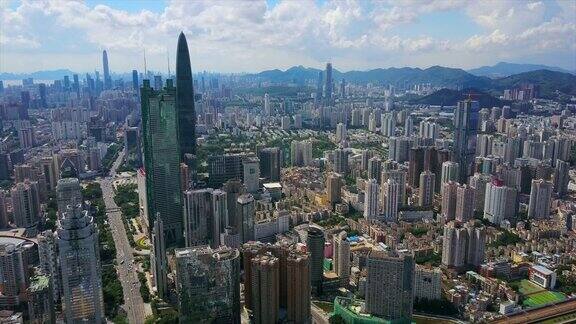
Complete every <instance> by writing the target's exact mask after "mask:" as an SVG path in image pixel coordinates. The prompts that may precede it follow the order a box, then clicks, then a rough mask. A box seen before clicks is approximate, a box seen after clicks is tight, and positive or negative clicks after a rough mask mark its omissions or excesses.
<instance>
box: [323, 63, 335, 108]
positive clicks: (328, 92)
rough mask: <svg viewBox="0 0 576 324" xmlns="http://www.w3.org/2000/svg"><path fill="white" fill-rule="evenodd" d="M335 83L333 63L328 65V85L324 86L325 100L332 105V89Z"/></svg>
mask: <svg viewBox="0 0 576 324" xmlns="http://www.w3.org/2000/svg"><path fill="white" fill-rule="evenodd" d="M333 86H334V83H333V81H332V63H326V83H325V85H324V98H326V102H327V103H328V104H331V103H332V92H333V90H332V87H333Z"/></svg>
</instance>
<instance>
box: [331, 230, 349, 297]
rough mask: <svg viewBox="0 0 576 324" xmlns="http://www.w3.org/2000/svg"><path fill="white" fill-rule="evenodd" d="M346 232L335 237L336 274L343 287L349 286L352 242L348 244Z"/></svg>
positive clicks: (333, 243) (333, 244)
mask: <svg viewBox="0 0 576 324" xmlns="http://www.w3.org/2000/svg"><path fill="white" fill-rule="evenodd" d="M346 238H347V234H346V232H344V231H342V232H340V233H339V234H335V235H334V237H333V242H332V246H333V247H334V252H333V255H334V272H335V273H336V275H338V277H339V278H340V282H341V284H342V285H345V286H347V285H348V279H349V277H350V242H348V240H347V239H346Z"/></svg>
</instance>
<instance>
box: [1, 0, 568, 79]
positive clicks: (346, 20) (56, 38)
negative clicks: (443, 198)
mask: <svg viewBox="0 0 576 324" xmlns="http://www.w3.org/2000/svg"><path fill="white" fill-rule="evenodd" d="M0 10H1V12H0V15H1V16H0V71H1V72H30V71H35V70H45V69H56V68H69V69H71V70H74V71H80V72H84V71H93V70H95V69H101V66H100V65H101V63H100V61H101V51H102V50H103V49H107V50H108V53H109V56H110V65H111V68H112V69H113V70H115V71H119V72H120V71H130V70H132V69H134V68H136V69H142V56H143V52H144V51H146V55H147V59H148V66H149V68H151V69H162V70H164V69H166V58H167V56H168V55H170V56H172V59H171V61H172V64H173V62H174V59H173V56H174V53H175V50H174V49H175V47H176V40H177V36H178V33H179V32H180V31H181V30H182V31H184V32H185V33H186V35H187V38H188V41H189V45H190V46H189V47H190V51H191V52H190V55H191V59H192V65H193V69H195V70H208V71H222V72H252V71H260V70H264V69H272V68H280V69H286V68H289V67H290V66H293V65H300V64H301V65H305V66H312V67H321V66H323V65H324V64H325V62H326V61H332V62H333V64H334V66H335V67H336V68H338V69H340V70H352V69H356V70H365V69H371V68H377V67H391V66H396V67H401V66H414V67H429V66H432V65H444V66H450V67H458V68H464V69H468V68H473V67H478V66H481V65H492V64H495V63H497V62H500V61H507V62H517V63H538V64H547V65H554V66H560V67H564V68H568V69H576V1H572V0H558V1H553V0H549V1H531V0H529V1H519V0H485V1H464V0H404V1H393V0H389V1H388V0H381V1H370V0H362V1H360V0H341V1H334V0H297V1H284V0H253V1H240V0H218V1H210V0H196V1H188V0H157V1H156V0H146V1H137V0H130V1H128V0H104V1H99V0H86V1H81V0H80V1H68V0H22V1H20V0H0Z"/></svg>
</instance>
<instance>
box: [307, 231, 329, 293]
mask: <svg viewBox="0 0 576 324" xmlns="http://www.w3.org/2000/svg"><path fill="white" fill-rule="evenodd" d="M325 242H326V239H325V238H324V230H323V229H322V228H320V227H318V226H310V227H309V228H308V236H307V238H306V248H307V250H308V253H310V283H311V284H312V287H313V289H314V291H315V292H316V293H321V292H322V282H323V281H324V267H323V263H324V243H325Z"/></svg>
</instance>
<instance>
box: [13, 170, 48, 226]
mask: <svg viewBox="0 0 576 324" xmlns="http://www.w3.org/2000/svg"><path fill="white" fill-rule="evenodd" d="M11 196H12V209H13V217H14V222H15V223H16V226H18V227H24V228H26V235H27V236H35V235H36V231H37V226H38V223H39V222H40V213H41V212H40V194H39V188H38V182H36V181H29V180H26V181H25V182H20V183H17V184H16V186H14V188H12V190H11Z"/></svg>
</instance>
